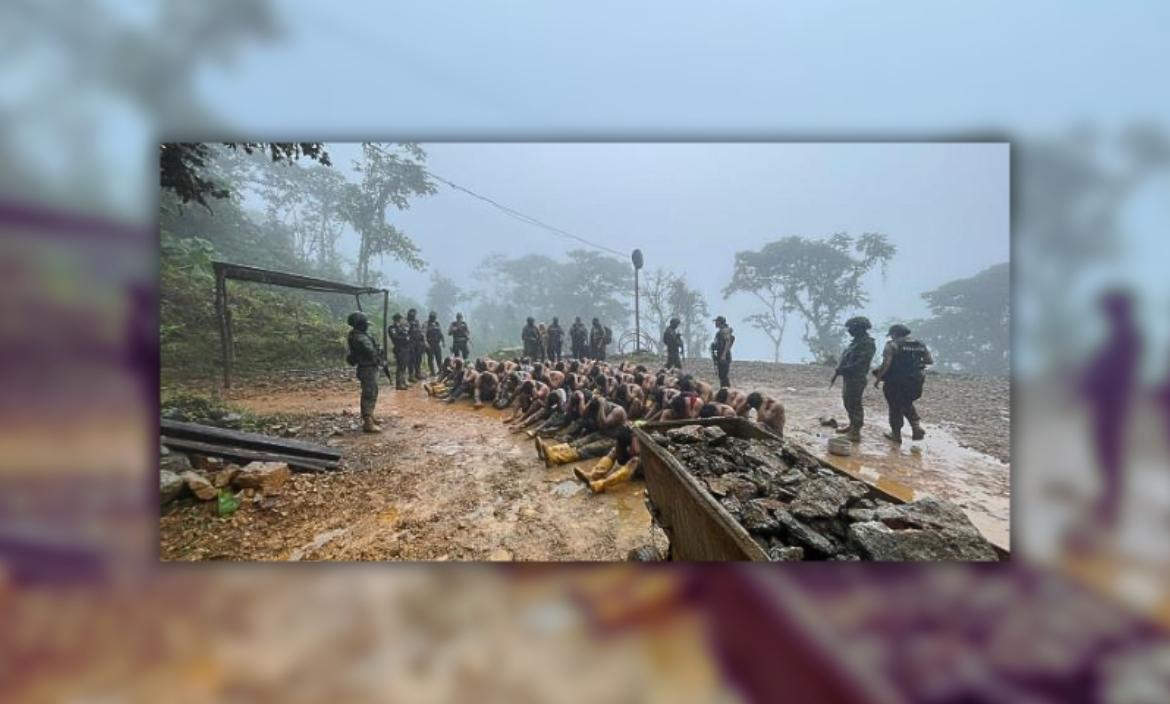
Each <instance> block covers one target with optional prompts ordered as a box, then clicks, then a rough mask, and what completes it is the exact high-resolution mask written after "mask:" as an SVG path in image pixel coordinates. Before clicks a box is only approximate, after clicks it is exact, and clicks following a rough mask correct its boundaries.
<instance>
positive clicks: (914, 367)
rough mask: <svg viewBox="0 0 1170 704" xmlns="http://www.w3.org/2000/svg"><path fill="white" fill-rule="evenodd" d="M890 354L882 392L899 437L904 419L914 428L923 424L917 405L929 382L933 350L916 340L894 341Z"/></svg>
mask: <svg viewBox="0 0 1170 704" xmlns="http://www.w3.org/2000/svg"><path fill="white" fill-rule="evenodd" d="M886 351H887V352H889V353H890V354H891V355H892V361H891V362H890V367H889V369H887V370H886V373H885V374H883V375H882V382H883V385H882V391H883V392H884V393H885V396H886V403H887V404H888V405H889V407H890V430H892V431H893V432H894V434H895V435H897V434H900V433H901V432H902V419H903V418H905V419H906V420H908V421H910V426H911V427H913V428H915V429H917V428H918V425H919V419H918V410H917V409H915V408H914V402H915V401H917V400H918V399H920V398H922V386H923V384H924V383H925V382H926V365H927V364H930V362H931V361H933V360H931V357H930V351H929V350H928V349H926V345H924V344H922V343H921V342H919V341H918V340H915V339H914V338H912V337H903V338H900V339H897V340H890V341H889V342H887V343H886Z"/></svg>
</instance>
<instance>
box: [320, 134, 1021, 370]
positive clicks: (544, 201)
mask: <svg viewBox="0 0 1170 704" xmlns="http://www.w3.org/2000/svg"><path fill="white" fill-rule="evenodd" d="M422 146H423V148H424V149H425V150H426V151H427V154H428V168H429V169H431V170H432V171H434V172H435V173H436V174H438V175H440V176H442V177H444V178H446V179H449V180H451V181H453V182H455V183H457V184H459V185H460V186H463V187H465V188H469V189H471V190H473V191H476V192H478V193H481V194H483V195H486V196H489V197H491V198H493V199H495V200H497V201H499V202H501V203H503V204H504V205H507V206H509V207H511V208H514V209H516V210H519V211H521V212H524V213H526V214H528V215H532V216H534V217H536V218H538V219H540V220H543V221H545V222H547V223H549V224H551V225H554V226H556V227H559V228H562V229H564V230H568V231H569V232H572V233H574V234H577V235H579V236H581V237H584V238H586V239H589V240H592V241H594V242H597V243H599V244H602V245H605V246H607V247H611V248H613V249H616V250H618V251H621V252H627V253H628V252H629V251H631V250H632V249H633V248H634V247H638V248H640V249H641V250H642V252H643V253H644V255H645V259H646V265H645V266H646V269H645V271H650V270H653V269H655V268H658V267H663V268H665V269H668V270H670V271H674V272H677V273H679V274H683V275H685V276H686V279H687V281H688V283H689V284H690V285H691V286H693V287H695V288H698V289H699V290H700V291H702V292H703V294H704V295H705V296H706V297H707V300H708V303H709V304H710V307H711V315H712V316H714V315H716V314H723V315H726V316H727V318H728V320H729V322H730V323H731V325H732V326H733V327H734V328H735V329H736V337H737V342H736V351H737V352H738V355H737V356H738V358H741V359H770V358H771V352H772V347H771V342H770V341H769V340H768V339H767V337H766V336H765V335H763V333H760V332H758V331H755V330H752V329H751V328H750V327H749V326H748V325H747V324H746V323H744V322H743V320H742V319H743V317H744V316H745V315H748V314H750V313H752V312H754V311H755V310H756V309H757V308H758V304H755V303H753V300H754V299H752V298H750V297H748V296H745V295H737V296H733V297H732V298H731V299H729V300H726V301H725V300H724V299H723V297H722V295H721V293H720V291H721V289H722V288H723V287H724V286H725V285H726V284H727V282H728V280H729V279H730V277H731V273H732V269H733V265H734V261H733V258H734V254H735V252H736V251H739V250H743V249H758V248H759V247H761V246H763V245H764V244H766V243H768V242H771V241H773V240H776V239H779V238H781V237H786V236H789V235H800V236H804V237H812V238H825V237H828V236H830V235H832V234H833V233H835V232H848V233H850V234H852V235H860V234H862V233H863V232H881V233H884V234H886V235H888V236H889V238H890V240H891V241H892V242H893V243H894V244H895V245H897V247H898V250H899V251H898V255H897V257H896V258H895V260H894V261H893V262H892V263H891V264H890V266H889V269H888V275H887V276H886V279H885V281H884V282H883V280H882V277H881V275H880V273H874V274H872V275H870V276H868V277H867V279H866V288H867V290H868V291H869V292H870V296H871V303H870V304H869V305H868V306H866V308H865V309H864V310H862V311H860V312H862V313H864V314H866V315H868V316H870V318H871V319H872V320H873V321H874V324H875V325H878V324H880V323H881V322H883V321H885V320H887V319H890V318H901V319H909V318H915V317H922V316H925V315H927V313H928V311H927V309H926V306H925V304H924V302H923V301H922V299H921V296H920V294H921V293H922V292H924V291H928V290H930V289H932V288H934V287H936V286H938V285H940V284H943V283H946V282H947V281H951V280H953V279H956V278H961V277H965V276H971V275H973V274H976V273H978V272H979V271H981V270H982V269H984V268H986V267H988V266H991V265H993V264H998V263H1000V262H1005V261H1008V259H1009V249H1010V236H1009V169H1008V163H1009V146H1008V145H1007V144H1002V143H995V144H974V143H972V144H730V143H723V144H720V143H699V144H685V143H680V144H672V143H561V144H555V143H553V144H549V143H431V144H423V145H422ZM328 148H329V152H330V155H331V157H332V158H333V163H334V165H335V166H336V167H338V168H339V169H342V170H343V171H344V172H346V173H347V175H348V176H350V177H351V178H354V176H353V175H352V174H351V173H350V169H351V163H352V161H353V160H354V158H356V157H357V156H358V155H359V154H360V146H359V145H356V144H329V145H328ZM389 219H390V220H391V222H393V223H394V224H395V225H396V226H397V227H399V228H401V229H402V230H404V231H405V232H406V233H407V234H408V235H409V236H410V237H411V238H412V239H413V240H414V241H415V242H416V243H417V244H418V245H419V247H420V249H421V250H422V258H423V259H424V260H425V261H426V262H427V263H428V269H427V270H426V271H423V272H414V271H411V270H409V269H408V268H407V267H406V266H404V265H402V264H400V263H398V262H395V261H393V260H391V259H389V258H387V259H386V260H385V263H384V265H383V266H382V267H381V268H382V270H383V271H385V273H386V274H387V276H388V277H389V278H390V279H392V280H396V281H397V282H398V284H399V287H400V290H401V291H402V292H403V293H404V294H406V295H408V296H411V297H412V298H415V299H417V300H419V301H423V300H425V296H426V290H427V287H428V286H429V283H430V271H431V270H432V269H435V270H438V271H440V272H441V273H443V274H445V275H447V276H451V277H452V278H454V279H455V280H456V281H458V282H460V283H461V284H463V285H465V286H467V287H474V285H475V283H476V281H475V280H474V279H473V278H472V274H473V273H474V271H475V268H476V266H477V265H478V264H479V263H480V262H481V261H482V260H483V258H484V257H486V256H487V255H488V254H491V253H493V252H499V253H502V254H505V255H507V256H521V255H524V254H529V253H536V254H543V255H547V256H550V257H554V258H562V257H563V256H564V253H565V252H567V251H569V250H570V249H573V248H576V247H578V246H580V245H579V244H578V243H575V242H573V241H571V240H567V239H563V238H560V237H557V236H555V235H553V234H551V233H548V232H547V231H545V230H542V229H539V228H536V227H533V226H531V225H528V224H525V223H523V222H520V221H518V220H515V219H513V218H511V217H509V216H507V215H505V214H504V213H502V212H500V211H498V210H496V209H495V208H493V207H491V206H490V205H488V204H486V203H483V202H481V201H478V200H476V199H474V198H472V197H471V196H468V195H467V194H465V193H461V192H458V191H454V190H452V189H450V188H448V187H446V186H443V185H440V189H439V192H438V193H437V194H435V195H433V196H429V197H425V198H416V199H414V200H413V201H412V205H411V208H410V209H409V210H406V211H401V212H398V211H390V213H389ZM356 242H357V238H356V235H355V234H353V233H352V232H347V233H346V235H345V236H344V237H343V241H342V243H341V250H342V253H343V255H345V256H347V257H350V258H352V257H353V256H355V254H356ZM623 259H625V261H628V255H627V256H624V257H623ZM631 305H632V300H631ZM470 322H471V324H472V325H474V322H475V321H474V320H472V321H470ZM521 324H522V321H518V322H517V326H518V327H517V329H519V326H520V325H521ZM632 324H633V321H632V319H631V326H632ZM802 330H803V321H801V320H800V319H799V318H798V317H795V316H793V317H791V318H790V322H789V325H788V328H787V330H786V332H785V340H784V344H783V347H782V349H781V355H782V359H784V360H786V361H798V360H801V359H803V358H805V357H807V356H808V350H807V347H806V346H805V345H804V343H803V341H802V340H801V339H800V338H801V332H802ZM615 332H617V330H616V329H615Z"/></svg>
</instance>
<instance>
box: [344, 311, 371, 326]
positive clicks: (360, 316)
mask: <svg viewBox="0 0 1170 704" xmlns="http://www.w3.org/2000/svg"><path fill="white" fill-rule="evenodd" d="M345 322H346V323H347V324H348V325H349V326H350V327H351V328H359V327H365V326H366V324H367V323H368V322H369V321H368V320H367V319H366V314H365V313H363V312H361V311H354V312H352V313H350V314H349V317H348V318H346V319H345Z"/></svg>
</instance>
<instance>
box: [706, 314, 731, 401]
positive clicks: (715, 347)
mask: <svg viewBox="0 0 1170 704" xmlns="http://www.w3.org/2000/svg"><path fill="white" fill-rule="evenodd" d="M715 328H716V332H715V339H714V340H713V341H712V342H711V357H712V358H713V359H714V360H715V371H716V372H718V373H719V386H722V387H729V388H730V387H731V346H732V345H734V344H735V335H733V334H732V330H731V326H730V325H728V324H727V318H724V317H723V316H722V315H721V316H719V317H717V318H715Z"/></svg>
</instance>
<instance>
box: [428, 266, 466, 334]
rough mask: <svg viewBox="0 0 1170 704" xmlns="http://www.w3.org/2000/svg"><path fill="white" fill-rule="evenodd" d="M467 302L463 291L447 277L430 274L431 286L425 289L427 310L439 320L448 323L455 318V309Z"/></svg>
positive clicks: (437, 273)
mask: <svg viewBox="0 0 1170 704" xmlns="http://www.w3.org/2000/svg"><path fill="white" fill-rule="evenodd" d="M464 300H467V296H466V294H464V292H463V289H461V288H459V286H458V285H457V284H456V283H455V281H454V280H453V279H451V278H449V277H446V276H443V275H442V274H440V273H439V272H437V271H432V272H431V286H430V288H429V289H427V310H428V311H434V312H435V313H437V314H438V316H439V320H441V321H444V322H450V321H451V320H453V319H454V318H455V307H456V306H458V305H459V302H460V301H464Z"/></svg>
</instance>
